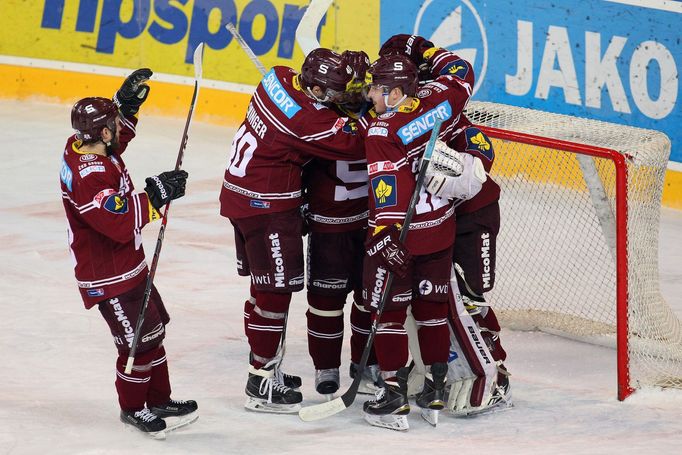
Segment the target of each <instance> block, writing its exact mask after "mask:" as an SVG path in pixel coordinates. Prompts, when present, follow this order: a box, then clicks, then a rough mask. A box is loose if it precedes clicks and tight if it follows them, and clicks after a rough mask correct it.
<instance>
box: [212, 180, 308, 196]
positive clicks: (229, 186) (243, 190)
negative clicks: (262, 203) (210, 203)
mask: <svg viewBox="0 0 682 455" xmlns="http://www.w3.org/2000/svg"><path fill="white" fill-rule="evenodd" d="M223 187H224V188H225V189H226V190H229V191H232V192H234V193H237V194H241V195H242V196H246V197H250V198H253V199H296V198H299V197H301V195H302V192H301V190H297V191H291V192H289V193H258V192H256V191H251V190H247V189H246V188H242V187H241V186H237V185H234V184H232V183H230V182H228V181H227V180H223Z"/></svg>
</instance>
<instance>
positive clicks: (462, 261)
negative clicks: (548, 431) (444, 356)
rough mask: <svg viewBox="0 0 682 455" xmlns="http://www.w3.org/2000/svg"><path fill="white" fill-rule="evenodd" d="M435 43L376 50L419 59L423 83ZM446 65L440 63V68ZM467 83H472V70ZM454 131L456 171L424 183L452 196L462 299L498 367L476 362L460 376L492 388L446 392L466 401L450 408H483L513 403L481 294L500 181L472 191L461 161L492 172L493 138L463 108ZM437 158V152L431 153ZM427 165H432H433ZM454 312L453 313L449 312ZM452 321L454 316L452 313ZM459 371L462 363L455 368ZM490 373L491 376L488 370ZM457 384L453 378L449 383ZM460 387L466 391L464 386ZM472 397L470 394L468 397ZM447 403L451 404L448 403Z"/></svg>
mask: <svg viewBox="0 0 682 455" xmlns="http://www.w3.org/2000/svg"><path fill="white" fill-rule="evenodd" d="M433 48H434V45H433V43H431V42H430V41H428V40H426V39H424V38H422V37H420V36H416V35H405V34H400V35H395V36H393V37H391V38H390V39H389V40H387V41H386V42H385V43H384V44H383V45H382V47H381V49H380V51H379V55H391V54H399V55H405V56H407V57H408V58H410V59H411V60H412V61H413V62H414V63H415V64H416V65H420V68H422V69H423V70H424V71H420V80H421V81H422V82H423V83H426V82H427V81H428V80H431V79H432V78H433V74H429V71H428V68H427V67H428V65H426V61H425V59H423V55H424V54H425V53H427V52H431V51H430V50H431V49H433ZM444 71H448V69H447V68H445V67H444V68H442V69H441V72H444ZM471 84H472V85H473V75H472V80H471ZM455 132H456V134H455V135H454V137H452V138H451V139H450V140H449V141H448V143H447V145H448V146H449V147H450V148H452V149H454V150H456V151H457V152H459V153H457V152H454V154H453V153H452V152H450V153H451V154H450V155H449V157H450V158H452V159H453V160H454V161H455V163H458V164H457V165H456V166H455V167H460V169H456V170H455V172H454V174H453V173H450V175H448V174H447V173H436V172H431V173H430V174H428V175H427V179H426V188H427V191H428V192H429V193H431V194H434V195H437V196H440V197H443V198H449V199H455V200H456V211H455V214H456V216H457V230H456V239H455V245H454V252H453V263H454V265H455V269H456V272H457V273H456V278H457V284H458V288H459V291H460V293H461V296H462V299H463V303H464V305H465V306H466V308H467V309H468V310H469V313H470V314H471V316H472V318H473V320H474V321H475V323H476V324H477V325H478V328H479V329H480V332H481V336H482V337H483V339H484V340H485V342H486V347H487V348H488V349H489V351H490V355H491V356H492V358H493V359H494V360H495V362H496V365H497V370H493V371H492V373H491V372H490V371H487V372H486V373H483V370H484V369H485V368H483V367H482V366H480V365H479V366H478V367H477V368H476V367H475V368H474V369H475V370H476V371H477V373H473V372H472V371H471V370H469V371H468V372H467V373H468V374H467V376H468V378H465V380H464V382H470V381H469V377H474V378H475V380H474V381H473V382H474V383H475V384H479V383H486V382H487V383H492V385H491V387H490V393H488V394H483V395H481V394H480V393H479V394H478V395H477V394H476V393H475V392H476V385H474V388H473V392H474V393H473V395H472V396H471V397H466V398H467V399H462V398H461V397H460V398H459V399H458V398H455V397H450V400H449V404H451V405H452V406H455V404H454V402H455V401H457V400H459V401H460V402H464V403H466V404H465V405H464V406H463V407H462V406H457V408H452V411H453V412H455V413H457V414H468V413H479V412H481V411H485V410H486V409H490V408H495V407H498V406H511V389H510V386H509V379H508V376H509V374H508V372H507V370H506V368H505V367H504V364H503V362H504V361H505V360H506V358H507V354H506V352H505V350H504V348H503V347H502V344H501V342H500V339H499V332H500V325H499V323H498V321H497V317H496V316H495V313H494V311H493V309H492V308H491V307H490V305H488V304H487V303H486V301H485V298H484V296H483V294H484V293H485V292H488V291H490V290H492V288H493V286H494V283H495V253H496V237H497V234H498V232H499V228H500V208H499V203H498V201H499V197H500V187H499V185H498V184H497V183H496V182H495V181H494V180H493V179H492V178H490V177H489V176H488V177H487V178H485V179H484V183H483V184H482V188H476V191H473V192H472V191H471V188H470V187H469V186H468V184H469V183H470V181H469V180H466V177H468V176H467V175H463V174H461V166H460V165H461V164H464V162H465V161H466V162H470V163H472V162H473V160H476V161H477V163H480V164H479V165H482V167H483V168H484V170H485V172H486V173H488V172H490V169H491V167H492V165H493V161H494V159H495V153H494V149H493V145H492V142H491V141H490V139H489V138H488V137H487V136H486V135H485V133H483V132H482V131H481V130H480V129H478V128H477V127H476V126H474V125H473V124H472V123H471V121H469V119H468V118H467V117H466V115H464V114H462V115H461V116H460V117H459V120H458V122H457V125H456V129H455ZM434 159H437V156H434ZM430 169H436V166H432V167H431V168H430ZM451 316H452V315H451ZM450 319H451V322H453V323H455V322H456V321H455V320H454V318H452V317H451V318H450ZM471 343H473V340H468V341H467V340H460V344H461V345H462V346H461V348H465V350H466V351H469V352H468V353H469V355H468V356H467V357H468V358H470V359H471V362H473V363H474V364H476V363H480V362H478V361H477V359H476V357H477V356H478V353H477V352H476V353H475V352H474V351H476V349H475V348H474V347H473V346H472V345H471ZM458 371H461V368H459V369H458ZM490 374H492V375H494V376H495V378H493V379H492V380H491V379H490V378H486V377H485V376H486V375H490ZM448 379H449V381H451V382H453V383H455V382H457V380H459V378H455V377H453V375H452V374H450V375H449V378H448ZM452 386H455V384H452ZM460 393H463V394H465V393H466V387H465V388H464V390H463V391H460ZM469 398H470V399H469ZM452 406H451V407H452Z"/></svg>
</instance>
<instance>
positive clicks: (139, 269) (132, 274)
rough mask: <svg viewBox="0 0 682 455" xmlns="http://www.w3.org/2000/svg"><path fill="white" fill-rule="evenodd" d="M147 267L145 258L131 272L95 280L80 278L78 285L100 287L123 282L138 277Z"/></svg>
mask: <svg viewBox="0 0 682 455" xmlns="http://www.w3.org/2000/svg"><path fill="white" fill-rule="evenodd" d="M146 268H147V262H146V261H144V260H143V261H142V262H140V264H139V265H138V266H137V267H135V268H134V269H132V270H130V271H129V272H125V273H122V274H120V275H117V276H112V277H109V278H103V279H101V280H94V281H80V280H78V287H79V288H82V289H90V288H98V287H102V286H109V285H112V284H116V283H121V282H123V281H127V280H129V279H131V278H134V277H136V276H137V275H139V274H140V273H142V271H143V270H144V269H146Z"/></svg>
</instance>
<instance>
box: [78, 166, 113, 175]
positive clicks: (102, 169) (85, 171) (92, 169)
mask: <svg viewBox="0 0 682 455" xmlns="http://www.w3.org/2000/svg"><path fill="white" fill-rule="evenodd" d="M106 171H107V169H106V168H105V167H104V166H102V165H96V166H88V167H86V168H85V169H81V170H80V171H79V172H78V173H79V174H80V176H81V178H85V177H87V176H88V175H90V174H92V173H93V172H106Z"/></svg>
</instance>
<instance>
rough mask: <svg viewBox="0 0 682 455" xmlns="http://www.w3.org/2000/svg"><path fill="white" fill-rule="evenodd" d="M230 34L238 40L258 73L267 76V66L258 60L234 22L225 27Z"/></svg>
mask: <svg viewBox="0 0 682 455" xmlns="http://www.w3.org/2000/svg"><path fill="white" fill-rule="evenodd" d="M225 28H226V29H227V31H228V32H230V33H232V36H234V39H236V40H237V43H239V45H240V46H241V48H242V50H243V51H244V52H245V53H246V55H247V56H248V57H249V59H250V60H251V62H252V63H253V64H254V65H256V68H258V71H259V72H260V74H261V75H262V76H265V73H267V72H268V70H267V69H266V68H265V65H263V64H262V63H261V61H260V60H259V59H258V57H257V56H256V54H255V53H254V52H253V50H252V49H251V47H250V46H249V44H248V43H247V42H246V41H244V38H243V37H242V35H240V34H239V32H238V31H237V27H235V26H234V24H233V23H232V22H228V23H227V25H226V26H225Z"/></svg>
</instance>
